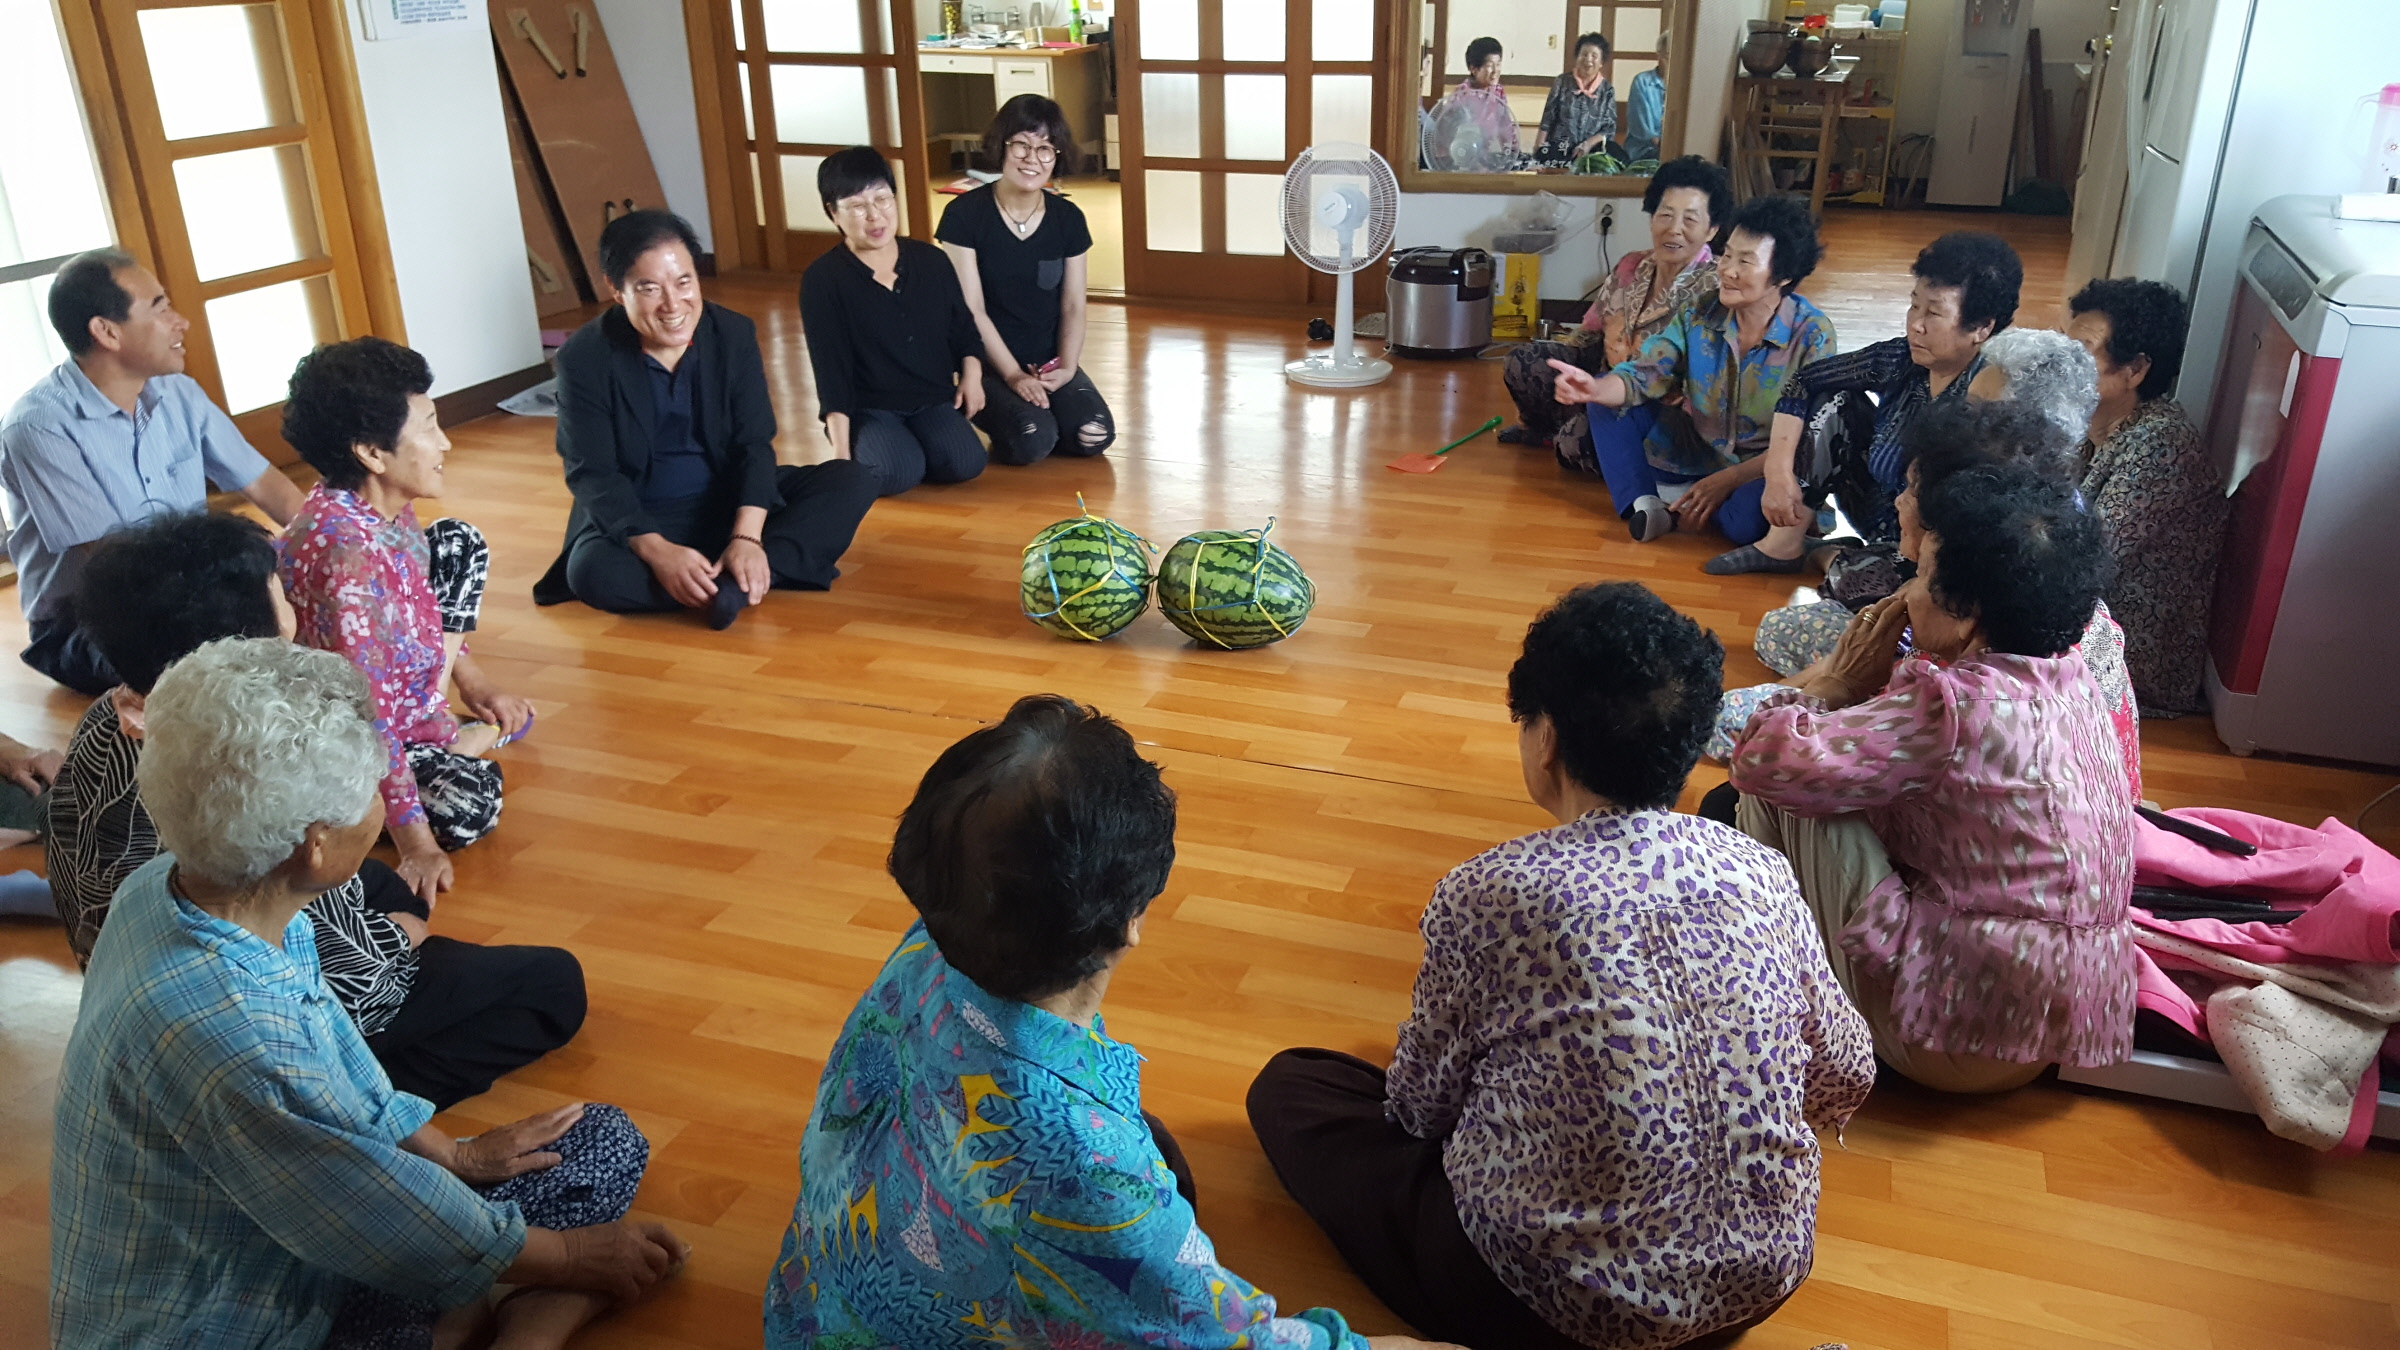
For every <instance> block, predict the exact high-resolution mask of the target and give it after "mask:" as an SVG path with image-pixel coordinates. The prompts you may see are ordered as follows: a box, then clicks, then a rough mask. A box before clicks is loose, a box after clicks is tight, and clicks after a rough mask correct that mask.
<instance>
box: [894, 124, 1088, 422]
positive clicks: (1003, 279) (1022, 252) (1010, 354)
mask: <svg viewBox="0 0 2400 1350" xmlns="http://www.w3.org/2000/svg"><path fill="white" fill-rule="evenodd" d="M1074 149H1075V136H1074V133H1073V132H1072V131H1071V130H1070V129H1069V128H1068V126H1067V116H1066V114H1065V113H1064V112H1062V111H1060V109H1059V106H1058V105H1057V104H1056V103H1053V102H1051V101H1050V100H1049V99H1046V98H1043V97H1042V96H1041V95H1039V94H1019V95H1017V96H1016V97H1015V98H1012V99H1010V100H1009V101H1008V102H1006V103H1004V104H1002V105H1001V107H1000V113H999V115H998V116H996V117H994V118H993V119H992V125H991V126H990V127H989V128H987V129H986V130H985V131H984V133H983V153H984V155H985V157H986V158H987V159H988V160H990V161H991V162H992V163H994V164H997V165H999V166H1000V178H999V181H997V182H993V183H989V184H986V185H984V186H983V187H979V188H977V189H975V190H974V191H973V192H970V193H967V194H966V195H965V196H962V197H959V198H957V199H956V200H954V201H952V202H951V203H950V205H949V207H948V208H947V209H945V210H944V211H943V212H942V224H941V228H940V229H938V230H936V231H934V237H935V238H937V239H939V240H941V241H942V247H943V248H944V249H945V250H946V251H947V252H948V253H949V254H950V261H951V262H952V264H954V265H955V266H956V267H957V268H958V287H959V290H960V291H961V292H963V293H964V294H965V296H966V298H967V309H968V310H969V311H970V312H971V313H973V314H974V316H975V329H976V332H977V333H978V334H979V335H980V336H981V338H982V340H983V354H984V357H985V361H984V368H983V394H984V400H985V402H984V406H983V415H982V416H980V417H977V418H976V419H975V425H977V426H979V427H981V428H983V431H984V434H985V435H987V436H989V437H991V438H992V456H993V458H995V459H998V460H999V461H1000V462H1001V463H1003V464H1032V463H1035V462H1037V461H1040V460H1042V459H1046V458H1048V457H1049V456H1050V454H1051V453H1052V452H1054V451H1055V452H1056V453H1058V454H1062V455H1096V454H1099V453H1100V452H1101V451H1103V450H1106V449H1107V448H1108V446H1109V442H1111V441H1113V440H1115V439H1116V438H1117V429H1116V423H1115V422H1114V420H1113V419H1111V417H1110V416H1109V411H1108V401H1107V400H1106V399H1103V398H1102V397H1100V391H1099V390H1098V389H1096V388H1094V387H1092V377H1091V376H1090V375H1087V374H1085V373H1084V371H1083V370H1082V369H1081V368H1080V366H1079V365H1078V361H1079V358H1081V356H1082V355H1083V322H1084V295H1083V288H1084V264H1085V258H1086V255H1087V254H1089V253H1090V252H1091V247H1092V232H1091V230H1090V229H1089V228H1087V227H1086V226H1085V225H1084V222H1083V212H1082V211H1081V210H1079V209H1078V208H1077V207H1076V205H1075V203H1073V202H1071V201H1068V200H1067V199H1066V198H1065V197H1064V196H1061V195H1059V194H1056V193H1052V192H1049V191H1047V190H1046V189H1047V188H1048V187H1049V186H1050V175H1051V171H1052V169H1053V168H1054V166H1056V164H1057V163H1058V157H1059V156H1060V155H1064V154H1072V153H1074ZM1062 433H1063V434H1062Z"/></svg>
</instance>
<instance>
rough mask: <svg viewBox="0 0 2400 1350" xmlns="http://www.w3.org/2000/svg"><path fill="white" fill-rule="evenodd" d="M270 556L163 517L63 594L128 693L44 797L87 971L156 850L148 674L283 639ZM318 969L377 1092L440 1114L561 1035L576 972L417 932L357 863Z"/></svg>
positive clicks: (118, 697) (320, 913) (559, 963)
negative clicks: (386, 1088)
mask: <svg viewBox="0 0 2400 1350" xmlns="http://www.w3.org/2000/svg"><path fill="white" fill-rule="evenodd" d="M275 565H276V560H275V546H274V544H273V543H272V542H271V541H270V540H269V539H268V537H267V533H266V531H265V530H262V529H260V528H259V527H258V526H257V525H255V524H253V523H252V522H250V521H249V520H246V519H244V518H242V517H240V516H231V515H201V514H190V515H175V516H161V517H159V518H157V519H156V520H153V521H151V522H150V523H148V524H145V525H137V526H134V527H133V528H131V529H127V530H121V531H119V532H118V533H116V534H112V535H110V536H108V537H107V538H106V539H103V540H101V541H100V542H99V543H98V544H97V545H95V546H94V547H93V550H92V554H91V557H90V558H89V560H88V561H87V562H86V564H85V566H84V569H83V574H82V579H81V581H80V582H78V584H77V586H76V608H77V612H78V616H79V618H80V619H81V621H82V625H83V631H84V633H85V634H86V635H88V636H89V637H90V639H91V642H92V645H93V646H94V647H95V648H97V649H98V650H99V652H100V653H101V655H103V656H105V657H106V658H107V659H108V664H109V666H110V668H111V669H113V670H115V671H116V672H117V673H118V675H120V676H121V677H122V678H123V679H124V681H125V683H124V684H122V685H119V686H118V687H117V688H115V689H112V690H110V691H109V692H108V693H106V694H103V695H101V697H100V698H99V700H98V701H96V702H94V703H93V704H92V706H91V709H90V710H89V711H87V712H86V713H85V714H84V715H83V721H82V722H81V724H79V725H78V726H77V727H76V728H75V739H74V741H73V743H72V744H70V745H69V746H68V748H67V758H66V763H65V765H64V766H63V767H62V768H61V769H60V770H59V774H58V782H57V785H56V786H55V787H54V788H52V789H51V792H50V795H49V797H48V799H47V800H48V804H49V811H50V842H49V850H48V851H49V863H50V883H51V888H52V891H53V893H54V894H55V895H56V897H57V901H58V911H59V917H60V918H61V919H62V920H64V921H65V922H66V926H67V943H68V945H69V946H71V947H72V948H74V951H75V959H76V960H77V961H79V962H84V963H87V964H88V963H89V961H90V959H91V953H92V944H93V941H94V940H95V939H97V938H98V937H99V935H100V932H101V929H102V926H103V925H104V924H105V923H106V921H107V918H108V912H109V907H110V902H111V901H112V900H113V898H114V897H115V895H116V892H117V887H118V886H119V885H120V884H122V883H123V882H124V880H125V878H127V877H129V876H131V875H133V873H134V872H135V871H137V870H139V869H140V868H141V867H142V866H143V865H144V864H146V863H148V862H149V861H150V860H151V859H152V858H154V857H157V856H158V851H159V842H158V831H157V829H156V827H154V826H153V825H152V823H151V819H150V812H149V811H148V809H147V808H145V807H144V805H143V803H142V796H141V793H140V791H139V789H138V786H137V784H136V781H135V776H136V773H137V771H138V767H139V765H140V764H141V759H142V740H143V724H144V719H145V715H146V707H145V704H146V701H147V697H148V695H149V693H150V691H151V689H152V687H153V686H154V685H155V684H156V683H157V682H158V677H159V675H160V673H161V672H163V671H164V670H166V668H167V667H168V666H170V665H172V664H174V663H175V662H177V661H179V660H182V659H183V658H184V657H185V656H188V655H190V654H191V653H192V652H193V651H195V650H197V649H198V648H199V647H200V646H201V645H202V644H204V643H208V642H214V641H216V640H217V639H219V638H227V637H252V638H270V637H283V638H289V637H290V636H291V619H292V615H291V610H290V608H289V607H288V606H286V605H285V604H284V598H283V587H282V585H281V584H280V583H279V582H278V581H277V579H276V576H275ZM309 915H310V918H311V920H312V926H313V928H314V929H315V933H316V956H317V969H318V970H319V972H320V973H322V974H323V976H324V978H325V986H326V988H327V989H329V990H331V991H332V993H333V996H334V998H335V1000H336V1001H338V1002H339V1003H340V1004H341V1005H342V1010H343V1011H344V1012H347V1013H349V1014H350V1020H351V1021H353V1022H356V1023H357V1024H358V1033H359V1035H361V1036H364V1037H365V1038H366V1040H367V1048H368V1049H369V1050H371V1051H373V1052H374V1055H375V1058H376V1059H377V1060H378V1061H380V1062H381V1063H382V1065H383V1067H384V1071H385V1072H386V1073H388V1074H390V1075H391V1078H392V1083H393V1085H394V1086H396V1087H398V1088H399V1089H400V1090H401V1091H403V1092H407V1093H412V1094H414V1095H416V1096H419V1097H423V1098H425V1099H426V1100H428V1101H430V1102H432V1103H433V1104H434V1106H435V1107H436V1108H442V1107H448V1106H451V1105H454V1104H456V1103H458V1102H461V1101H464V1100H466V1099H467V1098H469V1097H472V1096H475V1095H476V1094H478V1093H480V1092H483V1091H485V1090H486V1089H488V1088H489V1087H491V1085H492V1083H493V1081H494V1080H496V1079H498V1078H499V1077H500V1076H501V1075H502V1074H505V1073H508V1072H510V1071H512V1070H514V1069H517V1068H520V1067H522V1066H524V1065H526V1064H530V1063H532V1062H533V1061H534V1060H537V1059H540V1058H541V1057H542V1056H543V1055H546V1054H548V1053H550V1052H551V1051H552V1050H555V1049H557V1048H558V1047H560V1046H562V1045H565V1044H566V1043H567V1042H568V1041H570V1040H572V1039H573V1038H574V1036H575V1033H576V1031H577V1030H578V1029H580V1028H581V1027H582V1025H583V1015H584V988H583V967H582V966H581V965H580V964H578V963H577V962H576V960H575V957H574V956H573V954H572V953H569V952H567V951H564V950H562V949H560V948H557V947H516V946H507V947H484V946H478V945H476V944H474V943H470V942H460V941H458V940H456V939H454V938H447V937H435V936H430V935H428V933H427V931H426V925H427V922H428V920H429V919H430V918H431V917H432V916H431V912H430V911H429V910H428V908H427V907H426V904H425V901H424V899H423V898H422V897H421V896H419V895H417V894H416V893H415V892H413V891H411V890H410V889H409V888H408V886H407V885H406V884H405V883H403V882H402V881H401V880H400V878H399V876H398V875H397V874H395V873H394V872H393V871H392V869H391V868H389V867H386V866H384V865H383V864H382V863H380V862H377V861H375V860H374V859H372V858H369V859H367V860H366V861H364V862H362V863H360V864H359V866H358V875H356V876H354V877H351V878H350V879H348V880H347V881H344V882H342V883H341V884H340V885H338V886H336V887H334V888H333V889H331V890H329V891H327V892H325V894H323V895H320V896H318V897H317V898H316V900H315V902H314V903H313V904H312V905H311V906H310V909H309Z"/></svg>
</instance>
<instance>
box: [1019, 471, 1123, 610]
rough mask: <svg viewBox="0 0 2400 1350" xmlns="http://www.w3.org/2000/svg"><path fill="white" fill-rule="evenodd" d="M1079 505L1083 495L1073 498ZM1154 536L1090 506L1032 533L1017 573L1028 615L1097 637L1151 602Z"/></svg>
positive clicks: (1020, 598)
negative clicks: (1099, 513) (1149, 554)
mask: <svg viewBox="0 0 2400 1350" xmlns="http://www.w3.org/2000/svg"><path fill="white" fill-rule="evenodd" d="M1075 504H1076V505H1077V506H1078V507H1081V506H1082V505H1083V496H1082V494H1080V493H1078V494H1076V497H1075ZM1156 551H1157V550H1155V549H1153V548H1151V546H1150V541H1148V540H1146V539H1144V538H1142V537H1141V536H1140V535H1138V534H1135V533H1134V532H1133V531H1131V530H1129V529H1126V528H1125V527H1124V526H1122V525H1119V524H1118V523H1117V522H1115V521H1113V520H1109V519H1106V518H1104V517H1101V516H1095V515H1093V514H1092V513H1091V511H1090V510H1088V509H1086V510H1085V511H1084V513H1083V514H1082V515H1080V516H1076V517H1074V518H1073V519H1071V520H1062V521H1059V522H1058V523H1057V524H1055V525H1052V526H1050V527H1049V528H1047V529H1045V530H1043V531H1042V532H1041V533H1040V534H1037V535H1035V536H1034V537H1033V542H1032V543H1030V544H1027V545H1026V546H1025V555H1024V565H1023V567H1022V568H1021V569H1019V572H1018V587H1017V603H1018V607H1019V608H1020V609H1022V610H1024V611H1025V617H1026V618H1028V619H1031V620H1033V621H1034V623H1036V624H1038V625H1040V626H1041V627H1043V628H1047V629H1049V630H1050V631H1051V632H1053V633H1056V634H1058V635H1059V636H1060V637H1063V638H1074V639H1077V640H1078V641H1082V642H1098V641H1100V640H1101V639H1103V638H1108V637H1113V636H1115V635H1116V634H1117V633H1119V632H1121V631H1123V629H1124V627H1125V625H1127V624H1129V623H1132V622H1133V621H1134V620H1135V619H1137V618H1139V617H1141V613H1142V611H1143V610H1145V609H1148V608H1149V607H1150V569H1149V566H1148V564H1147V560H1146V558H1145V556H1144V555H1145V553H1146V552H1156Z"/></svg>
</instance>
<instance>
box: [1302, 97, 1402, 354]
mask: <svg viewBox="0 0 2400 1350" xmlns="http://www.w3.org/2000/svg"><path fill="white" fill-rule="evenodd" d="M1399 213H1400V182H1399V180H1398V179H1396V178H1394V177H1392V166H1391V165H1389V164H1386V163H1384V162H1383V157H1382V156H1381V155H1378V154H1376V153H1375V152H1374V151H1372V150H1369V149H1368V148H1367V147H1365V146H1363V145H1353V144H1351V143H1349V142H1347V141H1337V142H1334V143H1332V144H1328V145H1312V146H1310V147H1309V148H1307V149H1306V150H1303V151H1301V152H1300V158H1298V159H1296V160H1293V161H1292V167H1290V168H1289V169H1286V170H1284V173H1283V242H1284V244H1285V246H1286V247H1288V248H1290V249H1291V250H1292V255H1293V256H1294V257H1297V258H1298V259H1299V260H1300V261H1302V262H1304V263H1307V264H1308V265H1309V266H1311V267H1313V268H1315V269H1317V270H1318V271H1320V272H1331V273H1333V275H1334V276H1335V277H1336V278H1337V279H1338V280H1337V281H1336V282H1335V285H1334V301H1333V350H1332V351H1331V352H1328V353H1325V354H1323V355H1320V356H1311V357H1308V358H1307V359H1305V360H1301V361H1294V362H1292V363H1291V364H1290V365H1287V366H1285V367H1284V368H1283V373H1284V374H1285V375H1287V376H1289V377H1291V379H1292V380H1293V382H1294V383H1297V384H1306V385H1314V386H1316V387H1318V388H1321V389H1355V388H1358V387H1360V386H1362V385H1369V384H1380V383H1382V382H1383V381H1384V380H1385V379H1386V378H1388V377H1389V376H1390V375H1391V373H1392V363H1391V362H1389V361H1386V360H1384V359H1382V358H1381V357H1375V356H1364V355H1361V354H1360V353H1359V351H1358V349H1357V346H1356V343H1355V340H1354V338H1353V336H1352V334H1351V332H1350V330H1351V328H1352V326H1353V325H1354V323H1355V321H1356V314H1355V311H1356V309H1357V302H1356V299H1355V297H1354V295H1353V291H1352V278H1353V277H1354V276H1355V274H1356V273H1358V272H1360V271H1362V270H1364V269H1365V268H1366V267H1368V266H1369V265H1370V264H1372V263H1373V262H1374V261H1375V260H1376V259H1377V258H1380V257H1382V256H1383V254H1384V250H1386V249H1388V248H1390V247H1391V246H1392V227H1393V224H1394V222H1395V221H1396V220H1397V219H1398V217H1399Z"/></svg>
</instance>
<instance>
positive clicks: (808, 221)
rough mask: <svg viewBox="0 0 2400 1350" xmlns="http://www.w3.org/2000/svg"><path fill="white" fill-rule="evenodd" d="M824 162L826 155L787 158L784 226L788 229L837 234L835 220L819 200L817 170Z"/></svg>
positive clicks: (784, 158)
mask: <svg viewBox="0 0 2400 1350" xmlns="http://www.w3.org/2000/svg"><path fill="white" fill-rule="evenodd" d="M824 162H825V157H824V156H823V155H785V156H783V223H784V225H785V226H786V227H787V228H790V229H794V230H807V231H809V232H811V233H813V234H833V233H835V230H834V227H833V217H831V216H829V215H826V214H825V202H824V200H823V199H822V198H820V197H818V196H817V166H818V165H820V164H822V163H824Z"/></svg>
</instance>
